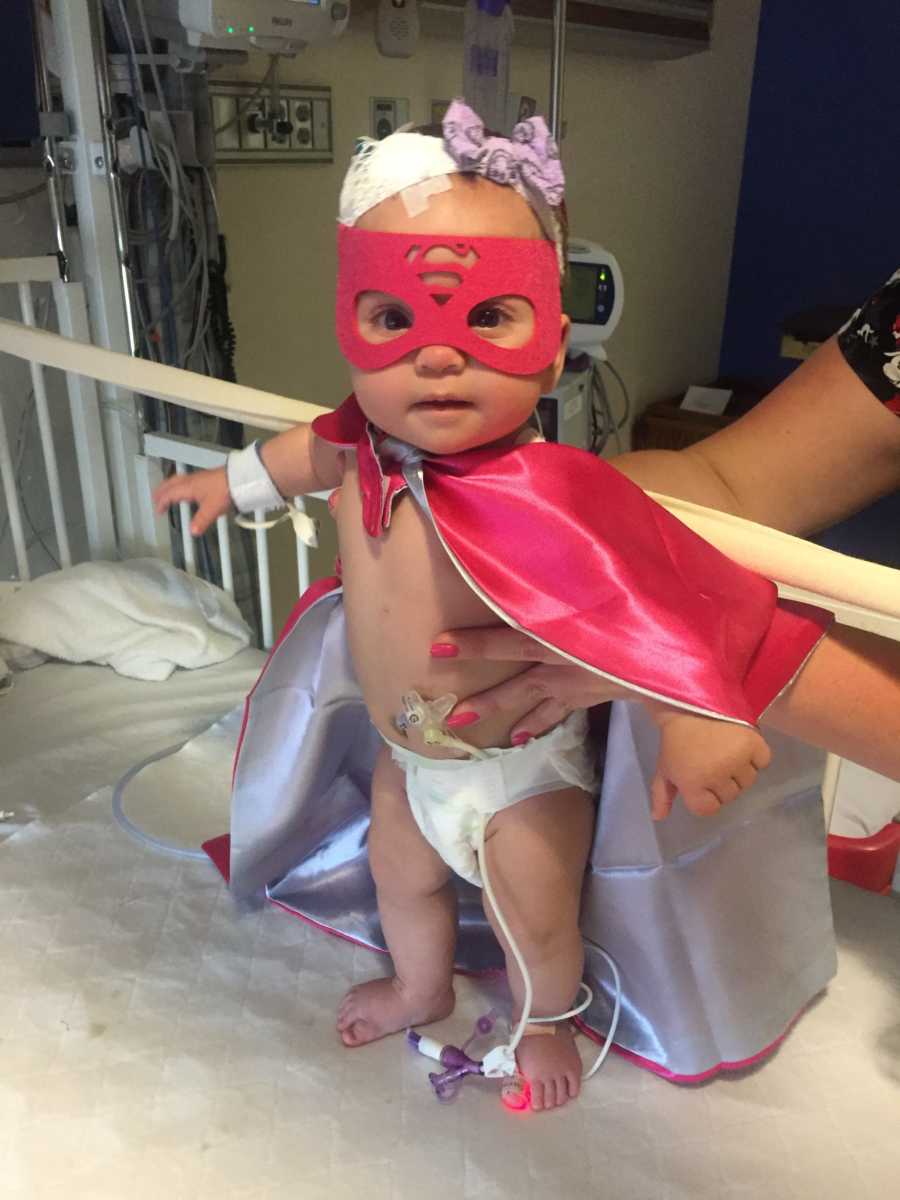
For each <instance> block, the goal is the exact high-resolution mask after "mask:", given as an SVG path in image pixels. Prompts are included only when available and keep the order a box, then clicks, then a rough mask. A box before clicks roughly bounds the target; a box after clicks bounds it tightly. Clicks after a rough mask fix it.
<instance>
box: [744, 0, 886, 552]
mask: <svg viewBox="0 0 900 1200" xmlns="http://www.w3.org/2000/svg"><path fill="white" fill-rule="evenodd" d="M898 53H900V0H762V7H761V12H760V26H759V42H758V46H757V53H756V65H755V69H754V75H753V89H752V92H751V97H750V117H749V124H748V129H747V147H746V153H745V158H744V172H743V177H742V179H741V194H740V201H739V204H738V218H737V228H736V231H735V244H734V254H733V258H732V264H731V279H730V283H729V294H728V306H727V310H726V318H725V328H724V331H723V338H722V351H721V360H720V372H721V374H722V375H728V376H737V377H739V378H743V379H747V380H754V381H758V382H759V383H761V384H763V385H764V386H765V387H766V388H770V387H773V386H774V385H775V384H776V383H778V382H780V381H781V380H782V379H783V378H784V377H785V376H786V375H789V374H790V372H791V371H792V370H794V369H795V367H796V366H797V363H796V361H793V360H789V359H784V358H781V356H780V353H779V344H780V341H781V325H782V322H783V320H784V318H785V317H788V316H790V315H792V314H793V313H796V312H799V311H802V310H804V309H809V308H813V307H815V306H816V305H820V304H822V305H842V304H844V305H847V306H848V307H853V306H855V305H857V304H860V303H861V302H862V301H863V300H864V299H865V297H866V296H867V295H868V294H869V293H870V292H872V291H874V289H875V288H876V287H878V285H879V284H880V283H882V282H883V280H885V279H886V278H887V277H888V275H890V274H891V273H892V272H893V271H894V270H895V269H896V268H897V267H898V266H900V72H898V69H897V61H898ZM815 540H816V541H817V542H820V543H822V544H823V545H827V546H830V547H832V548H833V549H836V550H841V551H843V552H844V553H847V554H854V555H857V556H859V557H861V558H869V559H873V560H875V561H879V562H884V563H889V564H890V565H892V566H898V567H900V492H898V493H896V494H895V495H894V496H889V497H887V498H886V499H884V500H882V501H881V502H880V503H878V504H876V505H873V506H872V507H871V508H869V509H867V510H865V511H864V512H862V513H860V514H858V515H857V516H856V517H854V518H852V519H851V520H849V521H844V522H842V523H841V524H840V525H836V526H834V527H833V528H832V529H830V530H827V531H826V532H825V533H823V534H821V535H819V536H818V537H816V538H815Z"/></svg>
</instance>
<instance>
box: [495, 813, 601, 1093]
mask: <svg viewBox="0 0 900 1200" xmlns="http://www.w3.org/2000/svg"><path fill="white" fill-rule="evenodd" d="M492 816H493V813H488V814H487V816H486V817H485V818H484V820H483V821H482V822H481V829H480V831H479V836H478V865H479V868H480V870H481V880H482V883H483V885H484V890H485V894H486V895H487V898H488V900H489V901H490V905H491V908H492V909H493V910H494V915H495V916H496V918H497V923H498V925H499V926H500V929H501V930H502V932H503V936H504V937H505V938H506V940H507V942H508V943H509V948H510V950H511V951H512V954H513V958H514V959H515V960H516V966H517V967H518V968H519V973H520V974H521V976H522V982H523V983H524V984H525V1000H524V1002H523V1004H522V1015H521V1016H520V1017H519V1023H518V1025H517V1026H516V1030H515V1033H514V1034H513V1036H512V1037H511V1038H510V1041H509V1043H508V1046H507V1047H506V1049H508V1050H509V1052H510V1053H511V1054H515V1052H516V1049H517V1047H518V1045H519V1043H520V1042H521V1040H522V1038H523V1037H524V1036H525V1027H526V1025H528V1024H529V1023H530V1024H534V1025H550V1024H553V1023H555V1022H557V1021H567V1020H569V1018H570V1017H577V1016H578V1015H579V1014H580V1013H583V1012H584V1011H585V1009H586V1008H588V1007H589V1006H590V1005H591V1004H592V1003H593V1000H594V993H593V992H592V991H591V989H590V988H589V987H588V985H587V984H586V983H585V982H584V981H583V980H582V981H581V982H580V983H579V985H578V987H579V990H583V991H584V992H585V993H586V999H585V1000H584V1001H583V1002H582V1003H581V1004H576V1005H575V1007H574V1008H571V1009H570V1010H569V1011H568V1012H565V1013H560V1014H559V1015H558V1016H554V1017H532V1016H531V1005H532V1003H533V1001H534V987H533V985H532V982H531V975H530V974H529V972H528V967H527V966H526V965H525V959H524V958H523V957H522V952H521V950H520V949H519V946H518V943H517V942H516V939H515V938H514V937H513V935H512V932H511V931H510V928H509V925H508V924H507V923H506V918H505V917H504V915H503V913H502V911H501V910H500V907H499V905H498V904H497V898H496V896H495V895H494V889H493V887H492V885H491V880H490V875H489V873H488V869H487V855H486V854H485V852H484V843H485V833H486V831H487V826H488V822H489V821H490V819H491V817H492ZM591 945H592V946H593V948H594V949H595V950H596V951H597V952H598V953H599V954H602V955H603V957H604V958H605V959H606V961H607V962H608V963H609V966H610V969H611V971H612V973H613V979H614V980H615V983H616V999H615V1004H614V1006H613V1015H612V1020H611V1021H610V1023H609V1032H608V1033H607V1035H606V1041H605V1042H604V1043H603V1047H602V1049H601V1051H600V1053H599V1054H598V1055H597V1058H596V1059H595V1060H594V1063H593V1065H592V1066H591V1067H590V1069H589V1070H587V1071H584V1072H583V1073H582V1076H581V1078H582V1079H583V1080H584V1079H590V1078H591V1076H592V1075H595V1074H596V1073H597V1071H599V1070H600V1068H601V1066H602V1065H603V1063H604V1062H605V1061H606V1056H607V1055H608V1054H609V1051H610V1048H611V1046H612V1043H613V1038H614V1037H615V1033H616V1029H617V1027H618V1024H619V1014H620V1013H621V1010H622V979H621V976H620V975H619V969H618V967H617V966H616V964H615V962H614V961H613V959H612V957H611V956H610V955H609V954H607V953H606V951H605V950H603V949H601V947H600V946H598V945H597V944H596V943H595V942H591Z"/></svg>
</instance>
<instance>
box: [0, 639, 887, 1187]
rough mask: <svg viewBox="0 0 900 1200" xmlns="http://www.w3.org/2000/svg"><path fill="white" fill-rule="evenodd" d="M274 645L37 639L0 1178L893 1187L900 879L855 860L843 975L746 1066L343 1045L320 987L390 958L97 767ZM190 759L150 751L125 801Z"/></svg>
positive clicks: (221, 787)
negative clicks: (163, 818) (155, 842)
mask: <svg viewBox="0 0 900 1200" xmlns="http://www.w3.org/2000/svg"><path fill="white" fill-rule="evenodd" d="M262 657H263V656H262V655H261V654H259V653H258V652H252V651H247V652H244V654H242V655H240V656H238V657H237V658H235V659H233V660H232V661H231V662H230V663H225V664H222V665H220V666H218V667H213V668H208V669H206V670H203V671H195V672H178V673H177V674H176V675H175V676H173V678H172V679H170V680H169V681H167V682H165V683H162V684H147V683H138V682H136V681H134V680H127V679H123V678H121V677H119V676H116V675H115V674H114V673H113V672H112V671H111V670H109V669H107V668H95V667H74V666H62V665H47V666H45V667H40V668H37V669H36V670H35V671H33V672H30V673H28V674H25V675H22V676H20V677H19V678H18V680H17V694H16V699H15V702H14V704H13V706H12V707H11V708H4V709H2V710H0V763H2V770H0V808H5V809H13V810H16V811H17V812H18V814H19V816H20V817H21V820H20V822H19V823H18V825H17V826H16V827H14V828H13V832H14V836H11V837H8V838H7V840H6V841H5V842H4V843H3V844H2V845H0V1021H2V1024H0V1194H2V1196H3V1198H4V1200H7V1198H8V1200H45V1198H49V1197H53V1198H54V1200H56V1197H58V1196H60V1195H65V1196H67V1197H70V1198H71V1200H124V1198H126V1197H127V1198H128V1200H151V1198H152V1200H158V1197H160V1196H165V1197H166V1200H182V1198H183V1200H207V1198H209V1200H212V1198H213V1197H215V1198H216V1200H271V1198H273V1197H298V1198H300V1200H350V1198H351V1197H352V1198H353V1200H357V1198H358V1197H359V1196H360V1195H364V1196H365V1197H366V1200H419V1198H420V1197H439V1196H447V1195H449V1196H454V1197H458V1198H459V1200H511V1198H512V1197H516V1200H545V1198H546V1197H547V1196H554V1197H560V1198H561V1200H570V1198H571V1200H576V1198H577V1200H582V1198H584V1197H590V1196H599V1195H602V1196H604V1197H607V1198H608V1200H738V1198H739V1197H740V1198H742V1200H750V1198H758V1200H763V1198H764V1200H809V1198H810V1197H813V1196H814V1197H816V1200H847V1197H848V1196H853V1198H854V1200H884V1197H885V1196H889V1195H893V1194H894V1193H895V1192H896V1189H897V1183H898V1179H900V1140H898V1135H897V1130H898V1129H900V900H898V899H893V898H883V897H877V896H874V895H870V894H867V893H863V892H860V891H858V890H856V889H854V888H850V887H847V886H845V885H840V884H836V885H834V889H833V892H834V903H835V917H836V926H837V931H838V942H839V962H840V967H839V973H838V976H837V979H836V981H835V982H834V984H833V985H832V986H831V987H830V988H829V990H828V992H827V993H826V994H825V995H824V996H823V997H822V998H821V999H820V1000H819V1001H818V1002H817V1003H816V1004H815V1005H814V1006H813V1007H812V1009H811V1010H810V1011H809V1012H808V1013H807V1014H805V1016H804V1017H803V1018H802V1020H801V1021H800V1022H799V1023H798V1025H797V1026H796V1028H795V1029H794V1030H793V1032H792V1033H791V1034H790V1035H789V1037H788V1038H787V1040H786V1042H785V1043H784V1045H783V1046H782V1048H781V1049H780V1050H779V1052H778V1053H777V1054H776V1055H775V1056H774V1057H773V1058H772V1059H770V1060H769V1061H768V1062H767V1063H766V1064H764V1065H763V1066H762V1067H761V1068H759V1069H756V1070H753V1071H747V1072H743V1073H740V1074H737V1075H733V1076H721V1077H720V1078H719V1079H717V1080H714V1081H711V1082H709V1083H708V1084H705V1085H702V1086H696V1087H676V1086H674V1085H672V1084H669V1083H667V1082H664V1081H662V1080H659V1079H657V1078H655V1077H654V1076H652V1075H650V1074H648V1073H646V1072H644V1071H641V1070H639V1069H637V1068H636V1067H633V1066H631V1065H629V1064H627V1063H625V1062H624V1061H622V1060H621V1059H618V1058H616V1057H615V1056H613V1057H612V1058H611V1059H610V1060H609V1062H608V1063H607V1064H606V1065H605V1066H604V1068H603V1070H602V1071H601V1072H600V1074H599V1076H598V1077H597V1078H596V1079H595V1080H593V1081H591V1082H590V1083H588V1084H587V1085H586V1088H585V1091H584V1093H583V1095H582V1097H581V1098H580V1100H579V1101H578V1102H577V1104H573V1105H570V1106H568V1107H567V1108H566V1109H565V1110H561V1111H559V1112H556V1113H549V1114H542V1115H539V1116H536V1115H531V1114H525V1115H522V1114H510V1113H507V1112H506V1111H505V1110H504V1109H503V1108H502V1106H501V1105H500V1103H499V1100H498V1098H497V1095H496V1090H495V1088H494V1086H493V1085H491V1084H488V1083H486V1082H477V1081H472V1082H470V1083H467V1085H466V1086H465V1088H464V1089H463V1092H462V1094H461V1096H460V1097H459V1099H458V1101H457V1102H456V1103H455V1104H454V1105H452V1106H450V1107H442V1106H441V1105H439V1104H438V1103H437V1101H435V1100H434V1099H433V1098H432V1096H431V1093H430V1089H429V1085H428V1083H427V1073H428V1071H429V1069H430V1067H429V1064H428V1062H427V1060H425V1059H423V1058H421V1057H419V1056H417V1055H415V1054H413V1053H412V1052H411V1051H408V1050H407V1048H406V1047H405V1046H404V1045H403V1042H402V1039H400V1038H394V1039H388V1040H385V1041H383V1042H381V1043H378V1044H376V1045H374V1046H371V1047H367V1048H364V1049H362V1050H357V1051H346V1050H344V1049H343V1047H341V1046H340V1044H339V1042H338V1040H337V1038H336V1035H335V1033H334V1027H333V1022H334V1009H335V1005H336V1003H337V1001H338V999H339V998H340V996H341V994H342V992H343V990H344V989H345V988H346V987H347V986H348V985H349V984H351V983H353V982H356V981H358V980H361V979H364V978H367V977H370V976H371V975H373V974H376V973H378V972H379V971H384V970H385V969H386V963H385V960H384V959H383V958H381V957H380V956H376V955H374V954H372V953H370V952H367V951H364V950H362V949H360V948H357V947H353V946H351V945H348V944H347V943H345V942H342V941H339V940H338V939H336V938H332V937H328V936H327V935H325V934H323V933H320V932H318V931H317V930H314V929H311V928H309V927H308V926H307V925H305V924H304V923H303V922H301V921H299V920H297V919H295V918H292V917H289V916H287V915H286V914H284V913H281V912H279V911H278V910H276V909H274V908H273V907H271V906H268V905H260V904H257V903H251V904H241V905H238V904H236V903H235V902H234V901H233V900H232V898H231V897H230V895H229V893H228V891H227V889H226V888H225V886H224V884H223V883H222V881H221V879H220V878H219V876H218V874H217V873H216V871H215V870H214V869H213V867H212V866H211V865H210V864H208V863H206V862H199V861H187V860H184V859H178V858H172V857H168V856H166V855H163V854H160V853H157V852H154V851H151V850H149V849H148V848H147V847H146V846H144V845H142V844H140V843H138V842H136V841H134V840H132V839H130V838H129V837H128V836H126V834H125V833H124V832H123V831H122V830H121V829H120V828H119V827H118V826H117V825H116V824H115V823H114V821H113V819H112V816H111V799H112V787H111V786H110V785H112V784H113V783H114V782H115V781H116V780H117V779H119V777H120V776H121V775H122V774H123V772H124V771H126V770H127V769H128V768H129V767H131V766H132V765H134V764H135V763H137V762H139V761H143V760H146V759H147V758H148V757H150V756H151V755H153V754H155V753H157V752H158V751H160V750H161V749H164V748H166V747H169V746H174V745H178V744H179V743H181V742H183V741H185V740H186V739H187V738H189V737H191V736H192V735H193V734H195V733H197V732H199V731H200V730H202V729H204V728H206V727H208V726H210V725H211V723H213V722H214V721H215V720H216V719H217V718H219V717H220V716H221V715H222V714H224V713H225V712H227V711H228V710H230V709H231V708H233V706H234V705H235V704H236V703H238V702H239V700H240V698H241V696H242V695H243V694H244V693H245V692H246V690H247V689H248V688H249V686H251V685H252V683H253V681H254V679H255V678H256V675H257V673H258V670H259V667H260V664H261V662H262ZM2 703H3V704H4V705H8V704H9V701H4V702H2ZM228 736H230V737H232V739H233V736H234V732H233V729H232V732H231V734H230V735H228ZM226 740H227V738H226ZM208 741H209V739H208V738H206V739H201V742H203V743H204V744H205V743H206V742H208ZM225 757H227V756H225ZM176 758H177V761H176ZM192 760H193V755H192V753H184V754H182V755H180V756H174V757H173V758H172V759H171V760H160V761H159V763H158V764H152V765H151V766H150V767H149V768H147V770H146V771H144V772H141V774H140V775H138V776H137V777H136V785H135V789H134V791H133V792H132V793H131V797H130V799H131V802H132V803H133V804H134V806H135V815H137V814H139V813H143V814H145V815H150V814H151V809H149V808H148V807H147V800H148V797H150V798H151V799H152V797H153V792H154V783H153V781H154V780H158V781H159V784H160V786H159V788H157V789H156V790H159V791H164V790H167V787H168V783H167V781H168V780H169V779H171V774H170V773H171V772H172V771H177V770H179V769H180V768H179V764H180V763H184V764H186V768H185V769H189V764H190V763H191V761H192ZM223 761H224V758H223ZM207 774H208V773H204V779H203V780H200V781H198V789H199V788H204V787H206V789H207V791H208V792H209V793H210V795H213V796H214V799H213V801H212V803H213V804H214V805H220V806H222V810H223V817H224V814H225V809H226V808H227V785H226V784H225V783H223V781H222V780H219V781H218V782H215V781H211V780H209V778H207ZM223 778H224V777H223ZM212 784H214V786H211V785H212ZM88 793H92V794H90V795H88ZM128 799H129V795H128V792H127V791H126V800H128ZM154 819H155V814H154ZM2 828H3V827H2V826H0V829H2ZM223 829H224V822H223ZM216 832H218V830H216ZM495 986H496V985H495ZM458 992H459V997H460V1003H459V1008H458V1010H457V1013H456V1014H455V1015H454V1016H453V1017H452V1018H451V1019H450V1020H448V1021H446V1022H444V1023H443V1024H442V1025H441V1026H440V1027H439V1028H438V1029H437V1030H436V1036H438V1037H440V1036H441V1034H442V1033H443V1034H444V1035H445V1040H453V1041H458V1040H459V1039H460V1037H464V1036H466V1034H467V1032H468V1030H469V1028H471V1024H472V1021H473V1019H474V1017H475V1016H477V1015H478V1014H479V1013H480V1012H483V1011H484V1010H485V1009H487V1008H488V1007H491V1005H492V1004H493V1003H494V1002H495V1000H496V998H497V993H496V992H490V991H489V989H487V987H486V985H485V984H483V983H475V982H473V981H471V980H460V981H459V984H458Z"/></svg>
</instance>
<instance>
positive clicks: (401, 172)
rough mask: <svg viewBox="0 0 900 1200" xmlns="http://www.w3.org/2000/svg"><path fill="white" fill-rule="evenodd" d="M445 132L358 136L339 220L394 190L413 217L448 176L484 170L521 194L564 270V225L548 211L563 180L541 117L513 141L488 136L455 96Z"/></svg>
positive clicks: (350, 218)
mask: <svg viewBox="0 0 900 1200" xmlns="http://www.w3.org/2000/svg"><path fill="white" fill-rule="evenodd" d="M443 130H444V137H443V140H442V139H441V138H437V137H431V136H429V135H427V134H422V133H412V132H399V133H393V134H391V135H390V136H389V137H386V138H384V140H383V141H380V142H376V141H373V140H372V139H371V138H362V139H361V140H360V142H359V144H358V148H357V152H356V154H355V155H354V157H353V159H352V160H351V163H350V166H349V168H348V170H347V174H346V176H345V178H344V184H343V187H342V188H341V198H340V204H339V209H338V220H339V222H340V223H341V225H349V226H353V225H355V224H356V223H357V222H358V220H359V218H360V217H361V216H362V215H363V213H366V212H368V211H369V209H370V208H374V207H375V206H376V205H377V204H380V203H381V202H382V201H383V200H387V199H389V198H390V197H391V196H397V195H399V196H400V197H401V198H402V199H403V202H404V204H405V205H406V208H407V211H408V212H409V213H410V214H411V215H415V214H416V213H417V212H421V211H423V210H424V209H425V208H426V207H427V204H428V196H429V195H430V194H432V193H434V192H436V191H443V190H445V189H446V187H447V186H449V184H448V182H447V176H448V175H456V174H474V175H482V176H484V178H486V179H489V180H491V182H493V183H496V184H499V185H501V186H505V187H511V188H512V189H513V190H514V191H515V192H517V193H518V194H519V195H520V196H522V198H523V199H524V200H525V201H526V203H527V204H528V205H529V207H530V208H531V209H532V211H533V212H534V214H535V216H536V217H537V218H538V221H539V222H540V225H541V228H542V229H543V231H544V234H545V235H546V236H547V238H549V239H550V241H552V242H553V243H554V244H555V246H556V253H557V262H558V266H559V271H560V273H562V271H563V270H564V269H565V261H564V259H563V251H562V229H561V226H560V222H559V219H558V217H557V215H556V213H555V212H554V211H553V210H554V208H555V207H558V206H559V205H560V204H561V203H562V200H563V188H564V181H563V174H562V168H561V166H560V162H559V152H558V150H557V148H556V144H555V142H554V141H553V138H552V137H551V136H550V134H549V131H548V130H547V126H546V125H545V124H544V121H543V119H542V118H541V117H532V118H530V119H529V120H528V121H522V122H520V123H519V124H518V125H517V126H516V127H515V129H514V130H513V134H512V137H511V138H503V137H490V136H488V135H487V134H486V133H485V131H484V125H483V124H482V122H481V121H480V119H479V118H478V117H477V116H476V114H475V113H474V112H472V110H471V109H470V108H469V107H468V106H467V105H466V104H464V103H463V102H462V101H460V100H454V101H453V103H452V104H451V106H450V108H449V109H448V110H447V115H446V117H445V118H444V123H443Z"/></svg>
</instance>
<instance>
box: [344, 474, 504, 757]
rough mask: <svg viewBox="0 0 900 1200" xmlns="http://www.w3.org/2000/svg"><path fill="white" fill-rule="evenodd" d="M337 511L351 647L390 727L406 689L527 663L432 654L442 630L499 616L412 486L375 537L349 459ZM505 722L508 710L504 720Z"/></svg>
mask: <svg viewBox="0 0 900 1200" xmlns="http://www.w3.org/2000/svg"><path fill="white" fill-rule="evenodd" d="M335 516H336V518H337V523H338V541H339V546H340V555H341V565H342V575H343V581H344V610H345V613H346V618H347V631H348V637H349V640H350V649H351V653H352V655H353V661H354V666H355V668H356V672H357V675H358V677H359V682H360V685H361V687H362V690H363V695H364V697H365V699H366V703H367V705H368V707H369V710H370V712H371V714H372V717H373V719H374V720H375V723H376V724H377V725H379V727H382V729H383V731H386V729H387V728H389V727H390V725H391V722H392V720H393V717H394V716H395V715H396V713H397V712H398V711H399V707H400V700H401V696H402V695H403V693H404V692H407V691H409V690H411V689H415V690H417V691H419V692H420V693H421V694H422V695H423V696H427V697H429V698H431V699H434V698H436V697H437V696H439V695H443V694H445V693H447V692H453V693H454V694H456V695H458V696H460V697H466V696H469V695H472V694H474V693H475V692H478V691H480V690H482V689H483V688H486V687H490V686H492V685H493V684H495V683H498V682H500V680H502V679H506V678H509V676H511V675H513V674H515V673H516V672H517V671H519V670H521V666H517V665H513V664H509V663H496V662H493V663H492V662H486V661H463V660H456V659H435V658H432V656H431V654H430V652H429V648H430V646H431V643H432V642H433V641H434V640H435V637H436V636H437V635H438V634H440V633H442V632H444V631H447V630H451V629H463V628H470V627H474V626H482V625H496V624H498V623H499V622H498V618H497V616H496V614H494V613H493V612H492V611H491V610H490V609H489V608H488V606H487V605H486V604H484V603H483V601H481V600H480V599H479V598H478V596H477V595H476V594H475V593H474V592H473V591H472V590H471V589H470V588H469V587H468V585H467V584H466V583H465V582H464V580H463V579H462V577H461V576H460V574H459V573H458V571H457V570H456V568H455V567H454V566H453V564H452V562H451V561H450V558H449V557H448V555H447V553H446V551H445V550H444V548H443V546H442V545H441V542H440V539H439V538H438V536H437V533H436V532H435V529H434V527H433V525H432V523H431V521H430V520H429V519H428V518H427V517H426V516H425V515H424V514H423V513H422V511H421V510H420V508H419V506H418V504H417V503H416V502H415V500H414V499H413V498H412V497H411V496H410V495H409V494H408V493H405V494H404V495H403V496H401V497H400V498H399V499H398V500H396V501H395V502H394V510H393V514H392V518H391V522H390V527H389V528H388V529H387V530H384V531H383V532H382V534H381V536H380V537H377V538H373V537H371V536H370V535H369V534H368V533H366V531H365V529H364V527H363V522H362V504H361V499H360V496H359V487H358V481H357V476H356V472H355V470H354V469H353V467H352V466H350V467H348V470H347V472H346V475H345V477H344V482H343V486H342V488H341V493H340V499H339V501H338V504H337V508H336V512H335ZM507 724H508V716H507V717H505V718H503V720H502V722H501V723H500V725H501V726H502V727H505V726H506V725H507ZM503 732H504V730H503V728H501V727H498V728H497V729H493V727H492V728H491V729H490V730H487V729H485V730H484V733H485V735H486V736H488V737H489V740H488V741H487V742H485V743H484V744H488V745H490V744H497V743H496V741H494V739H495V738H498V737H502V735H503Z"/></svg>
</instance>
